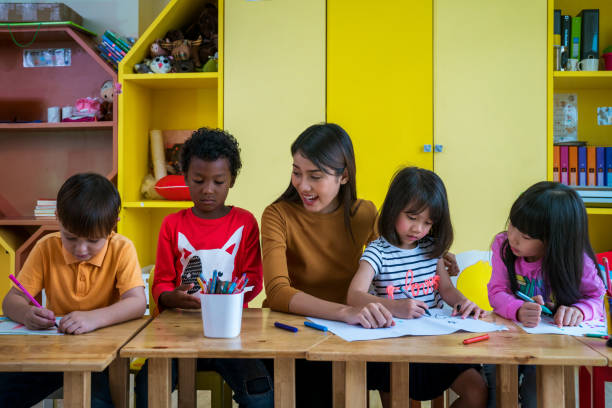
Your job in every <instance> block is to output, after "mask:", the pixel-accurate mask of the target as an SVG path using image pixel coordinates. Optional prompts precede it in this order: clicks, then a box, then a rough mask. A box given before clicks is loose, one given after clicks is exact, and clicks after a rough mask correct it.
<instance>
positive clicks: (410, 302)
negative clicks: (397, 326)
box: [391, 298, 429, 319]
mask: <svg viewBox="0 0 612 408" xmlns="http://www.w3.org/2000/svg"><path fill="white" fill-rule="evenodd" d="M428 309H429V308H428V307H427V304H426V303H425V302H423V301H420V300H415V299H407V298H406V299H396V300H394V301H393V308H392V310H391V312H392V313H393V316H396V317H399V318H400V319H417V318H419V317H421V316H423V315H424V314H425V313H428V312H427V311H428Z"/></svg>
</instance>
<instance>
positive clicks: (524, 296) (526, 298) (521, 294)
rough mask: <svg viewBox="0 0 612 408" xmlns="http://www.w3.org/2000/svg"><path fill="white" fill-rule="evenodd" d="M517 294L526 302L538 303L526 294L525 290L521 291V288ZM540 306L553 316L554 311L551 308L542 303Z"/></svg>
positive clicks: (543, 310)
mask: <svg viewBox="0 0 612 408" xmlns="http://www.w3.org/2000/svg"><path fill="white" fill-rule="evenodd" d="M516 296H518V297H519V298H521V299H523V300H524V301H525V302H529V303H536V301H535V300H533V299H532V298H530V297H529V296H527V295H526V294H524V293H523V292H521V291H520V290H517V291H516ZM540 307H541V308H542V312H544V313H546V314H549V315H551V316H552V314H553V313H552V312H551V311H550V309H549V308H547V307H546V306H544V305H540Z"/></svg>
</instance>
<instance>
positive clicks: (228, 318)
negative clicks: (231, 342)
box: [200, 292, 244, 338]
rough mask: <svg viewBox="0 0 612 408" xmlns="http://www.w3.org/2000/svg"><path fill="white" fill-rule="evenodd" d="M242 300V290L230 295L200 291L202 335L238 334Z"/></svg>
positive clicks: (227, 336) (216, 336)
mask: <svg viewBox="0 0 612 408" xmlns="http://www.w3.org/2000/svg"><path fill="white" fill-rule="evenodd" d="M243 300H244V292H240V293H234V294H231V295H227V294H220V293H219V294H208V293H205V294H202V293H200V303H201V307H202V325H203V328H204V337H214V338H230V337H236V336H238V335H239V334H240V328H241V327H242V302H243Z"/></svg>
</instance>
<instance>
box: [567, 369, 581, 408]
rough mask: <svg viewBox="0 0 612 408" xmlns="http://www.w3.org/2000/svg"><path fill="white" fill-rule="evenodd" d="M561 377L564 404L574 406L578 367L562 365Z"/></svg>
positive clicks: (573, 407)
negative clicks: (563, 386)
mask: <svg viewBox="0 0 612 408" xmlns="http://www.w3.org/2000/svg"><path fill="white" fill-rule="evenodd" d="M563 378H564V384H565V406H566V407H572V408H575V407H576V380H577V379H578V367H573V366H566V367H563Z"/></svg>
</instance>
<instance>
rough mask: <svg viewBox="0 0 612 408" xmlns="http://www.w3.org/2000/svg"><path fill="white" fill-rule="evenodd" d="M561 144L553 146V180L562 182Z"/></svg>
mask: <svg viewBox="0 0 612 408" xmlns="http://www.w3.org/2000/svg"><path fill="white" fill-rule="evenodd" d="M559 160H560V157H559V146H553V181H556V182H557V183H559V182H561V177H559Z"/></svg>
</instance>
